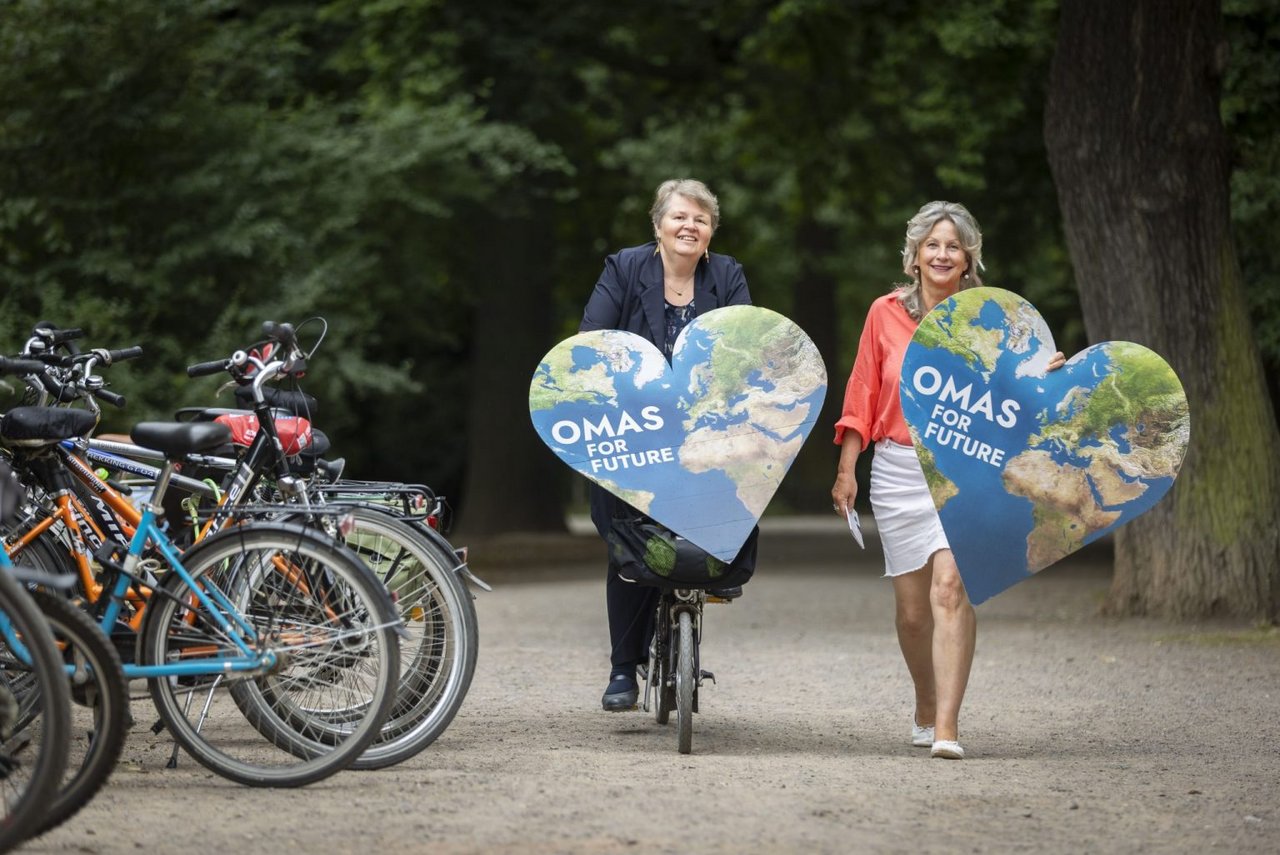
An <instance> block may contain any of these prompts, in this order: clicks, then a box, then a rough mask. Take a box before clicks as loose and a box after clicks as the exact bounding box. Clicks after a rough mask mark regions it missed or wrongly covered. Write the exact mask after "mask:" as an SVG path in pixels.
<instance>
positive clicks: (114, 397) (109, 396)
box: [93, 389, 125, 407]
mask: <svg viewBox="0 0 1280 855" xmlns="http://www.w3.org/2000/svg"><path fill="white" fill-rule="evenodd" d="M93 397H95V398H97V399H98V400H100V401H106V402H107V403H108V404H111V405H112V406H115V407H124V404H125V397H124V395H121V394H120V393H119V392H112V391H111V390H110V389H94V390H93Z"/></svg>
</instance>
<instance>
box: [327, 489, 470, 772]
mask: <svg viewBox="0 0 1280 855" xmlns="http://www.w3.org/2000/svg"><path fill="white" fill-rule="evenodd" d="M344 518H345V520H346V524H345V525H344V526H343V530H344V532H345V535H344V538H345V542H346V545H347V546H348V548H350V549H351V550H352V551H353V552H354V553H355V554H356V555H358V556H359V557H360V559H361V560H362V561H363V562H364V563H365V565H366V566H368V567H369V568H370V569H371V570H372V571H373V573H374V575H375V576H377V577H378V578H379V579H381V580H382V582H383V584H384V585H386V587H387V590H388V591H389V592H390V593H391V597H392V600H393V601H394V602H395V604H396V608H397V610H398V612H399V614H400V617H401V619H403V621H404V626H405V630H406V635H407V637H406V635H402V637H401V641H400V683H399V686H398V690H397V697H396V704H395V706H394V707H392V710H391V714H390V715H389V716H388V717H387V720H386V722H385V723H384V724H383V726H382V731H381V733H379V735H378V738H377V739H375V740H374V742H373V744H372V745H370V746H369V748H368V749H366V750H365V752H364V753H363V754H362V755H360V757H359V758H358V759H357V760H356V762H355V763H353V764H352V768H353V769H379V768H383V767H386V766H390V765H393V764H395V763H399V762H401V761H403V760H407V759H408V758H410V757H413V756H414V755H416V754H417V753H418V752H420V751H422V750H423V749H424V748H426V747H427V746H428V745H430V744H431V743H432V742H434V741H435V740H436V738H437V737H438V736H439V735H440V734H441V733H443V732H444V731H445V728H447V727H448V726H449V723H450V722H452V721H453V718H454V716H455V715H457V712H458V709H459V708H460V707H461V706H462V702H463V700H464V699H465V697H466V694H467V689H468V688H470V686H471V678H472V676H473V675H474V674H475V668H476V652H477V648H478V646H479V636H478V629H477V621H476V612H475V604H474V602H473V601H472V599H471V595H470V593H469V592H468V591H467V590H466V589H465V586H464V585H463V584H462V582H461V581H460V580H459V579H458V578H457V575H456V574H455V573H454V572H453V570H454V566H455V565H456V563H457V559H456V557H455V556H454V555H453V554H451V553H449V554H445V553H444V552H443V550H441V549H440V548H439V547H438V546H437V545H436V544H435V543H434V542H433V541H431V540H429V539H428V538H426V537H425V536H423V535H422V534H421V533H419V532H418V531H416V530H415V529H414V528H413V527H412V526H409V525H407V524H406V523H404V522H403V521H402V520H399V519H397V518H396V517H394V516H391V515H389V514H387V513H385V512H383V511H380V510H378V509H376V508H365V507H358V508H352V509H351V510H350V511H349V513H347V514H344Z"/></svg>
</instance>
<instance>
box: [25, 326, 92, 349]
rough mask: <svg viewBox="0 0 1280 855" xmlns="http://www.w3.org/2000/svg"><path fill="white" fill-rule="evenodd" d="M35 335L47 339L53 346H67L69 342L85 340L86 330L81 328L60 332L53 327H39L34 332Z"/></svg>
mask: <svg viewBox="0 0 1280 855" xmlns="http://www.w3.org/2000/svg"><path fill="white" fill-rule="evenodd" d="M33 335H39V336H40V337H41V338H44V339H47V340H48V341H49V344H51V345H54V344H66V343H67V342H69V341H74V340H75V339H78V338H84V330H82V329H79V328H72V329H66V330H58V329H53V328H52V327H37V328H36V329H35V330H33Z"/></svg>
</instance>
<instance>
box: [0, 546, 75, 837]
mask: <svg viewBox="0 0 1280 855" xmlns="http://www.w3.org/2000/svg"><path fill="white" fill-rule="evenodd" d="M5 563H7V559H6V560H5ZM0 612H2V613H3V614H4V616H5V618H6V619H7V620H8V622H9V626H10V629H11V631H12V636H11V637H12V638H13V639H15V640H17V641H16V642H15V644H13V645H11V644H10V643H9V641H8V639H7V638H6V637H5V636H2V635H0V811H2V812H3V815H0V852H6V851H8V850H9V849H11V848H12V847H14V846H16V845H18V844H19V843H21V842H22V841H23V840H25V839H26V838H27V837H28V836H30V835H31V833H32V832H34V831H35V829H36V828H38V827H39V826H40V823H41V821H42V820H43V819H44V816H45V810H46V807H47V806H48V804H49V803H50V802H51V801H52V800H53V799H54V797H55V796H56V795H57V793H58V788H59V786H60V785H61V783H62V775H63V771H64V769H65V768H66V762H67V741H68V739H69V737H70V733H71V709H70V705H71V701H70V694H69V691H68V688H67V676H66V673H65V672H64V671H63V667H62V656H61V655H60V654H59V652H58V649H57V647H55V646H54V641H53V634H52V633H51V632H50V631H49V628H48V626H47V625H46V624H45V621H44V616H43V615H41V614H40V610H39V609H37V608H36V605H35V603H34V602H33V601H32V599H31V597H30V595H29V594H28V593H27V592H26V591H25V590H24V589H23V587H22V585H21V584H19V583H18V581H17V580H16V579H14V578H13V577H12V576H11V575H10V574H9V573H8V571H7V569H5V568H0ZM32 746H35V747H34V750H33V749H32ZM30 757H34V759H32V760H30V761H28V758H30Z"/></svg>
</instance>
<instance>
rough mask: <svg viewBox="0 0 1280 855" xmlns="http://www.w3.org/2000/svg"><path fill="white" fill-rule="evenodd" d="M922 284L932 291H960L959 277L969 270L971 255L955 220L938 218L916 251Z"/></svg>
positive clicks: (948, 292)
mask: <svg viewBox="0 0 1280 855" xmlns="http://www.w3.org/2000/svg"><path fill="white" fill-rule="evenodd" d="M916 266H917V267H919V268H920V283H921V284H922V285H923V286H925V287H927V288H929V289H930V290H935V291H941V292H943V293H946V294H953V293H955V292H956V291H958V290H960V278H961V277H962V276H964V272H965V271H966V270H968V269H969V256H968V254H967V253H965V251H964V245H963V244H961V242H960V234H959V233H958V232H957V231H956V226H955V223H953V222H951V221H950V220H939V221H938V223H937V225H935V226H934V227H933V229H932V230H930V232H929V234H928V235H926V236H925V238H924V240H922V241H920V248H919V249H918V250H917V251H916Z"/></svg>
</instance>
